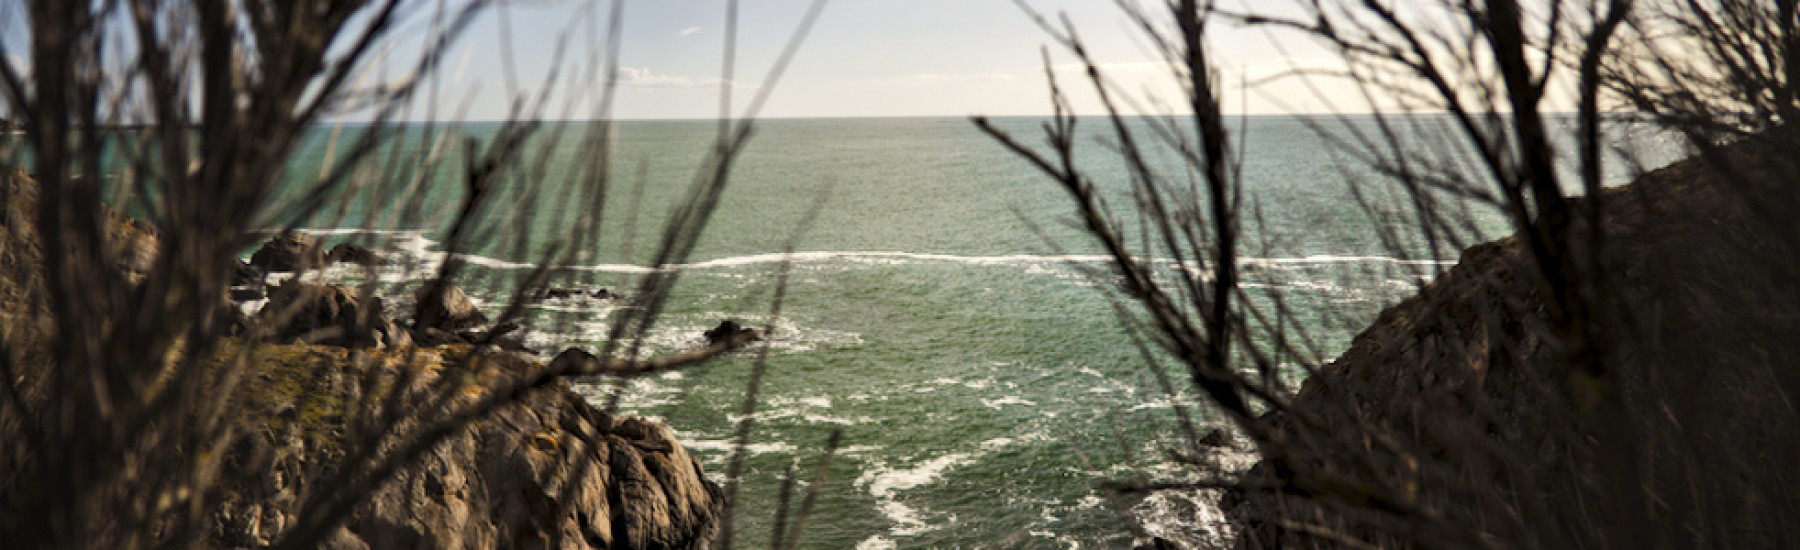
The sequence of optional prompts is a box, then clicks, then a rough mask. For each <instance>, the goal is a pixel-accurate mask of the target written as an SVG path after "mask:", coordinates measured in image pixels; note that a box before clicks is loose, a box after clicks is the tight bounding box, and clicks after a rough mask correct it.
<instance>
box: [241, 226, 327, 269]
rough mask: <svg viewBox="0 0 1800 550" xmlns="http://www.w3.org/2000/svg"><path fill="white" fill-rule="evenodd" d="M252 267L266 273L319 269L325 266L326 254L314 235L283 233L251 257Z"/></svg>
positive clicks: (295, 232) (270, 240) (292, 232)
mask: <svg viewBox="0 0 1800 550" xmlns="http://www.w3.org/2000/svg"><path fill="white" fill-rule="evenodd" d="M250 265H251V266H254V267H256V268H257V269H260V270H262V271H264V272H269V271H304V270H307V269H318V268H320V267H324V266H325V252H324V251H323V250H322V249H321V248H320V245H319V241H318V239H315V238H313V236H312V235H307V234H305V233H300V232H297V231H283V232H282V233H281V234H280V235H276V236H275V238H273V239H269V242H267V243H264V244H263V246H262V248H260V249H258V250H257V251H256V253H255V254H252V255H251V256H250Z"/></svg>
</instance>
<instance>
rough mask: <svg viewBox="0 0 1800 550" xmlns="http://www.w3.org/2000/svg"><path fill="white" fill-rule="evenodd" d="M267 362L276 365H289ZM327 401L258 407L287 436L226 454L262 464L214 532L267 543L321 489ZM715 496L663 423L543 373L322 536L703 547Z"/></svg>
mask: <svg viewBox="0 0 1800 550" xmlns="http://www.w3.org/2000/svg"><path fill="white" fill-rule="evenodd" d="M322 349H324V348H308V347H306V346H282V347H278V351H283V350H284V351H286V352H293V353H303V354H315V353H325V354H329V355H330V357H329V358H328V359H327V360H328V361H333V362H335V361H338V360H340V359H338V358H339V357H342V356H340V355H337V354H339V353H342V352H338V351H329V350H327V351H319V350H322ZM496 357H500V358H501V360H502V361H513V360H515V359H506V358H505V357H506V356H496ZM281 363H282V362H281V360H279V359H277V360H274V361H273V362H271V363H269V364H274V365H279V364H281ZM300 363H304V362H303V361H302V362H300ZM520 366H521V365H509V366H505V367H503V368H508V369H511V368H519V367H520ZM306 370H308V369H305V368H302V369H297V370H296V371H295V373H300V372H301V371H306ZM276 371H277V372H276V374H275V376H276V377H281V376H287V375H289V374H283V373H281V369H280V368H279V367H277V369H276ZM346 372H348V371H346ZM298 375H300V376H312V375H308V374H298ZM261 383H263V384H266V385H267V386H266V387H269V388H276V389H273V390H269V391H273V392H279V391H280V390H279V388H282V387H285V385H284V384H283V383H282V381H281V380H279V379H271V378H269V377H267V376H265V377H264V378H263V379H262V381H261ZM305 386H308V387H310V388H311V389H308V390H305V391H320V392H351V393H353V392H354V391H355V389H354V388H353V386H355V383H354V382H351V381H348V380H344V379H337V378H334V377H329V376H328V377H323V378H320V379H317V380H313V381H309V382H308V383H307V384H305ZM344 397H345V398H351V397H353V396H352V395H350V394H349V393H346V394H344ZM469 399H471V400H472V399H474V396H473V395H471V396H469ZM275 401H279V400H275ZM328 410H330V403H324V404H303V405H301V406H300V410H297V411H296V410H291V409H278V410H274V411H268V415H269V416H267V417H266V418H263V419H261V420H263V421H266V422H268V425H269V426H271V427H273V428H276V429H285V430H286V432H287V435H286V436H285V437H280V438H274V439H270V440H268V443H269V445H271V448H270V449H267V450H263V451H261V452H257V451H255V450H239V452H237V453H235V454H234V455H233V460H234V461H241V462H237V464H238V465H239V466H240V467H242V468H244V469H245V470H248V471H255V470H257V469H258V467H259V466H260V467H261V468H262V469H263V470H265V472H266V473H264V474H263V475H254V474H253V475H250V476H247V477H248V478H249V479H252V480H258V481H257V482H255V483H248V484H245V486H242V487H240V488H238V489H237V490H236V491H234V492H233V493H232V494H231V497H232V498H231V502H232V504H230V505H228V506H225V507H224V508H223V509H222V510H220V512H219V514H218V516H217V522H216V527H215V530H214V533H213V535H212V542H213V543H214V544H216V545H218V546H221V547H236V546H258V545H262V544H267V543H269V542H271V541H273V540H275V539H276V538H277V537H279V536H280V535H281V534H283V533H284V529H286V528H287V527H288V526H290V525H292V524H293V523H294V522H295V521H297V516H296V511H295V507H296V506H295V504H296V500H297V497H298V496H299V495H302V494H306V493H307V492H309V491H321V490H325V488H324V487H323V486H321V483H322V481H323V478H322V477H321V476H319V475H317V474H318V473H319V472H324V471H330V470H331V469H332V468H334V467H335V466H334V460H336V458H337V457H336V456H335V454H334V453H337V452H339V451H336V450H335V449H334V445H335V444H336V443H337V442H338V441H340V440H341V438H342V435H341V432H342V430H343V427H342V425H341V424H342V422H343V420H342V419H341V418H340V417H334V416H332V415H330V414H323V415H321V414H319V413H320V412H321V411H328ZM257 455H261V456H266V457H269V458H267V465H266V466H262V465H261V464H258V463H256V461H255V460H254V459H253V458H251V457H254V456H257ZM721 504H722V500H721V493H720V490H719V487H718V486H717V485H716V484H714V483H712V482H711V481H709V480H707V479H706V478H705V476H704V475H703V471H702V469H701V466H700V464H699V462H698V461H697V460H695V459H694V458H693V457H692V456H691V455H689V454H688V453H687V451H686V450H685V449H683V448H682V447H681V445H680V443H679V442H678V441H676V439H675V435H674V433H673V432H672V431H671V430H670V429H669V428H668V427H667V426H663V425H661V424H655V423H651V422H647V421H644V420H639V419H634V418H619V417H614V416H611V415H608V414H606V413H604V412H602V411H600V410H598V409H595V408H594V407H592V406H590V405H588V404H587V402H586V401H584V400H583V399H582V398H581V397H580V396H578V395H576V394H575V393H574V392H573V391H571V390H570V388H569V387H568V386H567V384H565V383H563V382H555V383H552V384H549V385H544V386H540V387H536V388H533V389H530V390H528V391H527V392H526V393H525V394H523V395H521V396H520V399H518V401H517V402H515V403H513V404H510V405H507V406H504V407H501V408H499V409H498V410H496V411H494V412H493V413H492V414H489V415H487V416H486V417H484V418H483V419H481V420H480V421H478V422H475V423H473V424H471V425H469V426H467V427H465V428H463V429H461V430H458V431H456V432H454V433H452V434H451V435H450V437H448V438H447V439H445V440H444V441H443V442H442V443H441V444H439V445H437V446H435V447H433V448H432V449H431V450H430V451H429V452H427V453H425V455H424V456H423V457H421V458H420V459H419V460H418V461H417V462H416V463H414V464H412V465H410V466H408V467H406V468H403V469H402V470H400V471H399V473H398V474H397V475H396V476H394V478H392V479H391V480H390V481H389V482H388V483H387V484H385V485H384V486H383V487H382V488H381V489H379V490H378V491H376V492H375V494H374V496H373V498H371V499H369V501H368V502H367V503H366V504H364V505H362V506H360V507H358V508H357V509H356V511H355V513H354V515H353V516H352V517H351V518H350V520H349V521H348V522H347V523H346V524H345V525H344V527H342V528H340V529H339V530H338V532H335V533H332V534H331V535H330V536H329V537H327V541H326V544H325V546H326V547H329V548H569V549H574V548H630V549H656V548H705V547H706V544H707V541H709V540H710V539H711V537H712V536H713V535H714V532H715V530H716V529H717V526H718V515H719V512H720V506H721Z"/></svg>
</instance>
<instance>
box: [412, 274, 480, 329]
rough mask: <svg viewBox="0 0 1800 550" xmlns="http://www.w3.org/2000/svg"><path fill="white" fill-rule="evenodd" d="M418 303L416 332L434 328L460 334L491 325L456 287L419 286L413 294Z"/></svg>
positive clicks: (435, 284) (442, 285)
mask: <svg viewBox="0 0 1800 550" xmlns="http://www.w3.org/2000/svg"><path fill="white" fill-rule="evenodd" d="M413 297H414V298H415V299H416V300H417V306H416V309H414V310H413V311H414V313H413V329H414V330H417V329H420V328H435V329H438V330H443V331H448V332H457V331H463V330H469V329H473V328H475V327H479V326H481V325H485V324H487V322H488V318H487V315H484V314H482V313H481V311H480V310H478V309H475V302H474V301H471V300H469V295H467V294H464V293H463V291H462V289H460V288H456V285H450V284H439V283H430V284H426V285H425V286H423V287H420V288H419V290H418V291H417V292H414V293H413Z"/></svg>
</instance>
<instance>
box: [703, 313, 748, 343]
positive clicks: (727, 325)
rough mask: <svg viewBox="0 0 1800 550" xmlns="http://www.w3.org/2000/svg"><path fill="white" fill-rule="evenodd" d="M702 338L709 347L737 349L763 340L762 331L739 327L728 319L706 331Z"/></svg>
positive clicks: (735, 322)
mask: <svg viewBox="0 0 1800 550" xmlns="http://www.w3.org/2000/svg"><path fill="white" fill-rule="evenodd" d="M702 336H705V337H706V344H707V345H709V346H731V347H737V346H742V345H744V344H748V343H750V342H760V341H762V339H763V334H762V331H758V330H756V329H753V328H750V327H746V326H743V325H740V324H738V322H737V321H733V320H730V319H727V320H724V321H721V322H719V326H716V327H713V329H712V330H709V331H706V332H705V333H703V334H702Z"/></svg>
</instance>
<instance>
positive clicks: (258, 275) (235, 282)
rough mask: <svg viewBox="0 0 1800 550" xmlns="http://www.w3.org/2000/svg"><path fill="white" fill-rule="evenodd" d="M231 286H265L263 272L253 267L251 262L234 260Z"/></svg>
mask: <svg viewBox="0 0 1800 550" xmlns="http://www.w3.org/2000/svg"><path fill="white" fill-rule="evenodd" d="M230 280H231V283H230V284H231V286H254V287H258V288H261V287H262V286H263V273H262V270H260V269H257V268H255V267H252V266H251V265H250V263H249V262H246V261H243V260H233V261H232V264H231V279H230Z"/></svg>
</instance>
